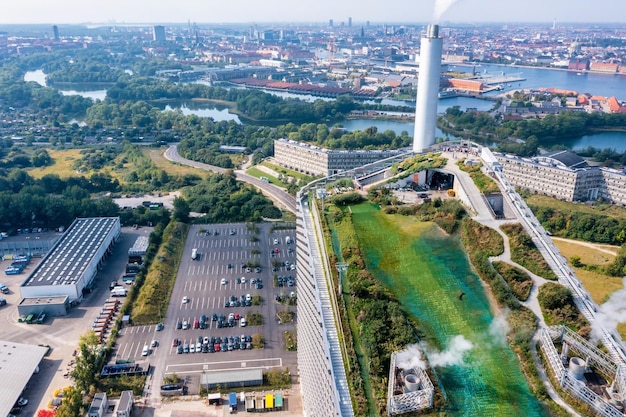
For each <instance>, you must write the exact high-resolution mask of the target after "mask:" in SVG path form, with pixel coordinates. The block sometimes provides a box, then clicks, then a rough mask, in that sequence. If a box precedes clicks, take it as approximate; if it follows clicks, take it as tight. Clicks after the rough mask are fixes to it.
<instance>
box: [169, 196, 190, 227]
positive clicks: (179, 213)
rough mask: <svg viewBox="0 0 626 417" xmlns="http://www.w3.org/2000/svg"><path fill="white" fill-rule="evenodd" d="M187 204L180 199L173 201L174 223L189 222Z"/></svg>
mask: <svg viewBox="0 0 626 417" xmlns="http://www.w3.org/2000/svg"><path fill="white" fill-rule="evenodd" d="M189 211H190V209H189V203H187V200H185V199H184V198H182V197H176V198H175V199H174V214H173V218H174V220H175V221H178V222H183V223H187V222H189Z"/></svg>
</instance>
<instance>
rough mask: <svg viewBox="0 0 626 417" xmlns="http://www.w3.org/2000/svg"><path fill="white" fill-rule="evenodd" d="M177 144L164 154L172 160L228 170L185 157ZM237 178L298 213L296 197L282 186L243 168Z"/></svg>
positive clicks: (218, 171)
mask: <svg viewBox="0 0 626 417" xmlns="http://www.w3.org/2000/svg"><path fill="white" fill-rule="evenodd" d="M177 146H178V145H177V144H174V145H171V146H170V147H169V148H167V150H166V151H165V153H164V154H163V156H164V157H165V159H167V160H168V161H171V162H176V163H179V164H182V165H188V166H191V167H194V168H198V169H203V170H205V171H211V172H216V173H219V174H223V173H225V172H226V171H227V169H226V168H221V167H217V166H214V165H209V164H204V163H202V162H196V161H192V160H191V159H187V158H183V157H182V156H180V155H179V153H178V149H177ZM233 172H234V173H235V178H237V179H238V180H239V181H242V182H245V183H248V184H251V185H254V186H255V187H256V188H258V189H259V190H261V192H262V193H263V194H264V195H265V196H266V197H268V198H270V199H272V200H273V201H274V202H276V203H278V204H280V205H281V206H282V207H283V208H285V209H286V210H289V211H290V212H292V213H294V214H295V213H296V199H295V197H293V196H292V195H290V194H289V193H287V192H286V191H285V190H283V189H282V188H279V187H277V186H275V185H274V184H270V183H267V182H265V181H263V180H261V179H259V178H256V177H253V176H252V175H248V174H246V173H245V172H244V171H241V170H234V171H233Z"/></svg>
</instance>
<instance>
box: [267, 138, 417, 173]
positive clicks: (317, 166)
mask: <svg viewBox="0 0 626 417" xmlns="http://www.w3.org/2000/svg"><path fill="white" fill-rule="evenodd" d="M406 152H407V150H406V149H405V150H399V149H389V150H348V151H345V150H344V151H338V150H330V149H325V148H321V147H319V146H315V145H310V144H308V143H304V142H298V141H295V140H289V139H277V140H275V141H274V159H275V160H276V162H277V163H278V164H279V165H280V166H283V167H285V168H289V169H291V170H294V171H298V172H303V173H305V174H307V175H312V176H318V175H321V176H324V177H326V176H329V175H335V174H338V173H341V172H343V171H348V170H351V169H355V168H358V167H361V166H363V165H367V164H371V163H372V162H376V161H380V160H381V159H385V158H390V157H392V156H396V155H400V154H403V153H406Z"/></svg>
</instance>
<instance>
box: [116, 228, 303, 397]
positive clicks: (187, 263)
mask: <svg viewBox="0 0 626 417" xmlns="http://www.w3.org/2000/svg"><path fill="white" fill-rule="evenodd" d="M271 227H272V225H271V224H265V223H264V224H258V225H256V226H252V225H249V224H221V225H194V226H192V227H191V229H190V231H189V236H188V239H187V242H186V244H185V248H184V252H183V257H182V260H181V263H180V267H179V271H178V275H177V277H176V284H175V286H174V289H173V291H172V296H171V299H170V303H169V306H168V309H167V314H166V317H165V318H162V321H163V323H164V329H163V330H162V331H157V330H156V329H155V326H136V327H127V328H125V329H122V332H121V336H120V337H119V338H118V343H117V346H116V349H115V353H114V360H115V359H135V360H147V361H149V362H150V364H151V365H152V366H153V367H154V368H153V369H154V372H153V373H152V375H151V378H152V380H151V383H149V384H148V386H149V389H147V390H146V392H145V393H144V394H145V395H146V396H148V397H153V398H156V397H157V396H158V387H159V386H160V385H161V381H162V379H163V377H164V376H166V375H169V374H172V373H176V374H177V375H179V376H185V377H187V381H189V393H194V391H195V392H197V390H198V389H199V388H198V382H199V375H200V374H201V373H203V372H210V371H217V370H220V371H224V370H233V369H242V368H246V369H252V368H262V369H264V370H267V369H271V368H285V367H287V368H289V370H290V372H291V373H292V375H295V374H296V371H297V369H296V363H297V362H296V353H295V352H288V351H287V350H286V349H285V341H284V337H283V331H285V330H295V322H293V323H287V324H279V322H278V317H277V314H276V313H277V312H278V311H280V310H284V309H285V308H286V307H285V305H283V304H280V303H278V302H277V301H276V296H277V295H283V296H287V297H288V296H289V295H291V293H292V292H293V296H295V295H296V292H297V290H296V288H297V283H296V282H295V278H293V279H292V282H291V285H292V286H291V287H289V286H287V284H286V281H285V285H284V286H282V287H278V286H275V285H274V284H275V283H274V279H273V277H274V275H275V274H276V275H279V276H287V275H293V276H294V277H295V270H293V271H292V270H291V268H292V267H288V266H287V265H290V266H291V265H293V264H294V263H295V259H296V258H295V244H294V243H293V241H292V243H291V244H288V243H287V241H288V239H287V237H288V236H289V238H290V239H294V237H295V230H293V229H290V230H277V231H275V232H271ZM290 248H291V249H290ZM193 249H196V251H194V250H193ZM192 253H193V254H195V255H196V256H195V259H192ZM293 268H295V266H294V267H293ZM290 309H291V310H292V311H295V307H290ZM251 313H255V314H251ZM256 313H258V314H260V315H261V316H262V324H261V325H249V324H248V323H249V322H250V317H252V316H255V315H257V314H256ZM257 316H258V315H257ZM231 317H232V319H231ZM242 318H243V319H244V320H243V321H242ZM246 319H247V323H245V321H246ZM155 321H159V318H155ZM261 336H262V338H263V340H264V343H263V344H261V345H260V346H262V348H253V347H258V346H259V340H260V338H261ZM153 340H155V341H156V343H155V346H153V347H150V346H151V345H152V344H153V343H152V341H153ZM144 346H148V347H149V351H148V354H147V355H146V356H143V353H144ZM198 349H199V350H200V351H199V352H198ZM187 351H188V352H189V353H187ZM179 352H180V353H179Z"/></svg>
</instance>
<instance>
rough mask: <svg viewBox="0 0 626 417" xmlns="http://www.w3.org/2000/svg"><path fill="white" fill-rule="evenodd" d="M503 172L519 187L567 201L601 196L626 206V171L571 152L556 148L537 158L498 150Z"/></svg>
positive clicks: (497, 156)
mask: <svg viewBox="0 0 626 417" xmlns="http://www.w3.org/2000/svg"><path fill="white" fill-rule="evenodd" d="M494 155H495V157H496V159H497V160H498V162H499V163H500V165H501V167H502V172H503V173H504V175H505V176H506V178H507V179H508V180H509V181H510V183H511V184H512V185H513V186H515V187H519V188H523V189H526V190H530V191H532V192H535V193H538V194H544V195H547V196H550V197H554V198H558V199H560V200H565V201H595V200H598V199H602V200H605V201H608V202H610V203H613V204H619V205H620V206H626V173H625V172H624V171H623V170H622V171H619V170H615V169H610V168H604V167H602V168H601V167H590V166H587V164H586V162H585V160H584V159H583V158H581V157H580V156H578V155H576V154H574V153H572V152H569V151H554V152H549V153H547V154H544V155H540V156H537V157H534V158H522V157H518V156H515V155H505V154H500V153H495V152H494Z"/></svg>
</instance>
